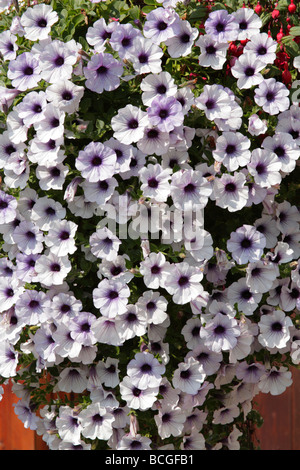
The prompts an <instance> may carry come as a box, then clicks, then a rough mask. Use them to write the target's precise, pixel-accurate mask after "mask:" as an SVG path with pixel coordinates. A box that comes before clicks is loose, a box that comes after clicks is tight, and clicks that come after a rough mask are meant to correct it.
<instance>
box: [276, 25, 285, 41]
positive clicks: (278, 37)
mask: <svg viewBox="0 0 300 470" xmlns="http://www.w3.org/2000/svg"><path fill="white" fill-rule="evenodd" d="M283 37H284V32H283V29H282V26H281V28H280V31H279V33H278V34H277V36H276V39H277V42H280V41H281V39H282V38H283Z"/></svg>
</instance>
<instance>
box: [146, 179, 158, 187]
mask: <svg viewBox="0 0 300 470" xmlns="http://www.w3.org/2000/svg"><path fill="white" fill-rule="evenodd" d="M148 186H149V188H153V189H156V188H157V187H158V181H157V180H156V179H155V178H150V179H149V180H148Z"/></svg>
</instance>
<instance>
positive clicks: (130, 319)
mask: <svg viewBox="0 0 300 470" xmlns="http://www.w3.org/2000/svg"><path fill="white" fill-rule="evenodd" d="M136 319H137V317H136V314H135V313H133V312H130V313H128V315H127V316H126V320H127V322H128V323H134V322H135V321H136Z"/></svg>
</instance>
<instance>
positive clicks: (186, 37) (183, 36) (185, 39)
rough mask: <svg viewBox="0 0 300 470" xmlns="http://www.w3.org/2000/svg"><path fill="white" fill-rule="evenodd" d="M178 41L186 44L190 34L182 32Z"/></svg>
mask: <svg viewBox="0 0 300 470" xmlns="http://www.w3.org/2000/svg"><path fill="white" fill-rule="evenodd" d="M180 41H181V42H182V43H183V44H187V43H188V42H190V35H189V34H187V33H183V34H182V35H181V36H180Z"/></svg>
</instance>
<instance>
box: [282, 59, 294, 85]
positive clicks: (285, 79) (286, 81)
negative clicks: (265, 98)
mask: <svg viewBox="0 0 300 470" xmlns="http://www.w3.org/2000/svg"><path fill="white" fill-rule="evenodd" d="M282 81H283V83H284V84H285V85H288V84H289V83H291V81H292V76H291V73H290V71H289V70H288V64H287V63H285V64H284V71H283V72H282Z"/></svg>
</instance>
